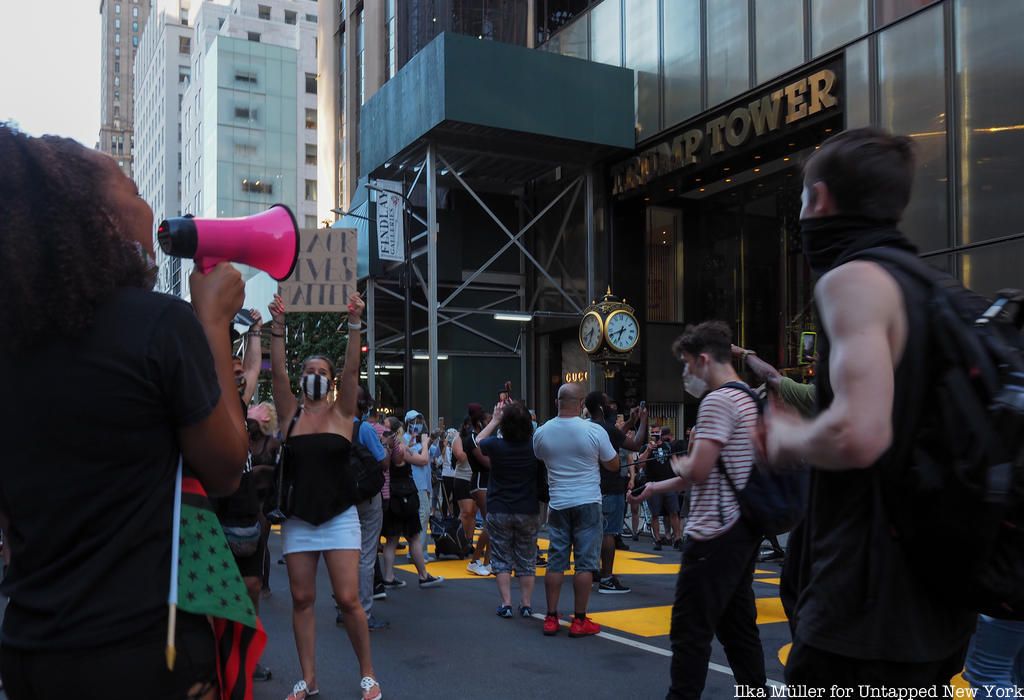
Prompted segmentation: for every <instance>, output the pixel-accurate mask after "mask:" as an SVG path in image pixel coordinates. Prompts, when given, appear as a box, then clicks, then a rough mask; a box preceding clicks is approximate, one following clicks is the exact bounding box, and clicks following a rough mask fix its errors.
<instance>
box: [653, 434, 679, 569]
mask: <svg viewBox="0 0 1024 700" xmlns="http://www.w3.org/2000/svg"><path fill="white" fill-rule="evenodd" d="M655 450H661V453H662V454H663V455H664V461H657V460H655V461H652V462H647V464H646V465H645V466H644V471H645V473H646V474H647V480H648V481H667V480H669V479H674V478H675V476H676V475H675V473H673V471H672V467H671V466H670V464H669V461H668V456H669V455H670V454H671V453H672V429H671V428H668V427H664V428H662V429H661V432H660V433H659V434H658V435H657V436H656V437H655V440H654V443H653V444H652V450H651V454H650V455H649V456H650V457H655V456H656V454H655ZM679 495H680V494H679V493H677V492H673V493H656V494H654V495H652V496H651V497H650V498H649V499H647V505H648V506H649V507H650V509H651V532H652V534H653V535H654V549H655V551H659V552H660V551H661V549H662V547H663V546H665V545H668V544H671V545H673V546H674V547H675V548H676V549H682V545H683V540H682V537H683V535H682V532H683V529H682V523H681V521H680V518H679ZM660 519H664V521H665V536H662V535H661V525H660V523H659V520H660Z"/></svg>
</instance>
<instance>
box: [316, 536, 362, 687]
mask: <svg viewBox="0 0 1024 700" xmlns="http://www.w3.org/2000/svg"><path fill="white" fill-rule="evenodd" d="M359 556H360V552H359V550H358V549H334V550H331V551H329V552H324V561H325V562H326V563H327V573H328V575H329V576H330V577H331V588H333V589H334V599H335V601H337V604H338V607H339V608H340V609H341V612H342V617H343V619H344V620H345V631H346V632H348V640H349V642H351V644H352V651H354V652H355V653H356V659H357V660H358V661H359V673H360V675H361V676H364V677H365V676H370V677H371V678H375V676H374V674H373V658H372V656H371V654H370V629H369V628H368V627H367V625H366V613H365V612H364V611H363V606H362V604H361V603H360V602H359ZM306 682H307V683H308V682H309V681H306ZM311 687H314V686H311Z"/></svg>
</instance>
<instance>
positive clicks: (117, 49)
mask: <svg viewBox="0 0 1024 700" xmlns="http://www.w3.org/2000/svg"><path fill="white" fill-rule="evenodd" d="M114 56H115V57H116V58H120V57H121V47H120V46H115V47H114Z"/></svg>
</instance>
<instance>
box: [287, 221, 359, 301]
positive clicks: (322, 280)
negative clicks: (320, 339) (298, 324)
mask: <svg viewBox="0 0 1024 700" xmlns="http://www.w3.org/2000/svg"><path fill="white" fill-rule="evenodd" d="M354 291H356V230H355V229H354V228H316V229H309V228H307V229H302V231H301V238H300V242H299V260H298V262H296V263H295V270H294V271H293V272H292V275H291V277H289V278H288V279H287V280H285V281H284V282H282V283H281V290H280V294H281V298H282V299H284V303H285V306H286V307H287V308H288V310H289V311H344V310H345V309H346V307H347V305H348V297H349V295H350V294H352V292H354Z"/></svg>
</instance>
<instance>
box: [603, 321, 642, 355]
mask: <svg viewBox="0 0 1024 700" xmlns="http://www.w3.org/2000/svg"><path fill="white" fill-rule="evenodd" d="M605 336H606V337H607V338H608V344H609V345H610V346H611V347H612V350H616V351H618V352H629V351H630V350H632V349H633V346H635V345H636V341H637V340H639V339H640V327H639V326H638V325H637V322H636V318H635V317H634V316H633V314H631V313H628V312H626V311H613V312H612V314H611V315H610V316H609V317H608V321H607V323H606V324H605Z"/></svg>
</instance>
